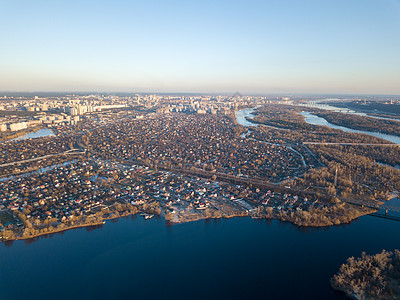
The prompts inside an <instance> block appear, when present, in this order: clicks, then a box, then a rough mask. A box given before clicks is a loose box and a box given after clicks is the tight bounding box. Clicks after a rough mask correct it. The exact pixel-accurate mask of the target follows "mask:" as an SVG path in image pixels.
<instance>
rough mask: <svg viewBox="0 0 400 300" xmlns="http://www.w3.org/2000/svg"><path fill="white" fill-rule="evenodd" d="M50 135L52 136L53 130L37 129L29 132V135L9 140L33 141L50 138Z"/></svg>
mask: <svg viewBox="0 0 400 300" xmlns="http://www.w3.org/2000/svg"><path fill="white" fill-rule="evenodd" d="M52 135H54V132H53V130H51V129H49V128H42V129H39V130H38V131H36V132H30V133H27V134H24V135H21V136H19V137H17V138H15V139H11V140H10V141H19V140H27V139H35V138H39V137H45V136H52Z"/></svg>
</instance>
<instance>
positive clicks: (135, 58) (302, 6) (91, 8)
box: [0, 0, 400, 94]
mask: <svg viewBox="0 0 400 300" xmlns="http://www.w3.org/2000/svg"><path fill="white" fill-rule="evenodd" d="M0 12H1V18H0V26H1V28H2V38H1V43H0V56H1V58H0V70H1V71H0V91H77V92H78V91H104V92H107V91H119V92H140V91H153V92H235V91H240V92H242V93H280V92H284V93H349V94H351V93H362V94H400V85H399V82H400V56H399V53H400V0H380V1H375V0H365V1H363V0H354V1H345V0H337V1H317V0H310V1H295V0H281V1H278V0H276V1H257V0H248V1H234V0H231V1H225V0H221V1H210V0H204V1H183V0H170V1H161V0H149V1H122V0H116V1H101V0H100V1H92V0H88V1H76V0H70V1H44V0H38V1H28V0H21V1H12V0H0Z"/></svg>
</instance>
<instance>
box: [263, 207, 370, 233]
mask: <svg viewBox="0 0 400 300" xmlns="http://www.w3.org/2000/svg"><path fill="white" fill-rule="evenodd" d="M336 201H337V202H336V203H335V204H333V205H331V206H325V207H322V208H310V209H309V210H308V211H305V210H301V211H298V210H296V211H294V210H291V211H290V210H279V211H277V210H274V209H273V208H272V207H261V208H260V210H259V212H258V216H259V217H263V218H267V219H278V220H281V221H285V222H290V223H293V224H295V225H298V226H313V227H324V226H332V225H339V224H345V223H350V222H351V221H352V220H354V219H356V218H358V217H360V216H363V215H366V214H370V213H372V212H373V210H372V209H370V208H367V207H355V206H353V205H349V204H347V203H344V202H341V201H340V200H336Z"/></svg>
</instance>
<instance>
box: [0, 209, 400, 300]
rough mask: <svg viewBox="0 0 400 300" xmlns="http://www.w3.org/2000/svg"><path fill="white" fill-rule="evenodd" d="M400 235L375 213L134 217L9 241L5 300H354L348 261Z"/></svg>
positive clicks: (1, 274)
mask: <svg viewBox="0 0 400 300" xmlns="http://www.w3.org/2000/svg"><path fill="white" fill-rule="evenodd" d="M399 234H400V222H396V221H391V220H386V219H380V218H375V217H369V216H366V217H362V218H360V219H359V220H357V221H355V222H353V223H351V224H350V225H344V226H337V227H330V228H324V229H299V228H298V227H296V226H294V225H291V224H288V223H282V222H279V221H266V220H253V219H250V218H233V219H226V220H209V221H204V220H203V221H198V222H192V223H186V224H180V225H174V226H168V225H166V223H165V222H164V221H163V220H162V219H156V218H153V219H151V220H147V221H145V220H144V219H143V218H141V217H132V218H131V217H128V218H122V219H119V220H118V221H117V222H107V223H106V224H105V225H103V226H102V227H101V228H98V229H95V230H87V229H84V228H82V229H75V230H71V231H66V232H64V233H62V234H54V235H50V236H47V237H40V238H37V239H36V240H35V241H33V240H29V241H15V242H13V243H8V244H4V243H3V244H0V265H1V268H0V280H1V289H0V299H14V300H19V299H49V298H53V299H345V298H344V296H343V295H342V294H338V293H335V292H334V291H333V290H332V289H331V288H330V286H329V279H330V278H331V276H332V275H333V274H334V273H335V272H336V271H337V270H338V269H339V267H340V265H341V264H342V263H344V262H345V261H346V259H347V258H348V257H349V256H359V255H360V254H361V252H362V251H366V252H367V253H377V252H379V251H381V249H383V248H384V249H387V250H393V249H395V248H399V246H400V245H399V241H398V238H396V237H398V236H399Z"/></svg>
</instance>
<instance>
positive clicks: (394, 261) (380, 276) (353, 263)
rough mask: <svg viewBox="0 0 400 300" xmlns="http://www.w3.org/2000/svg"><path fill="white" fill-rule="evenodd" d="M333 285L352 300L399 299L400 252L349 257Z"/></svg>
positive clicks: (335, 277) (332, 282) (333, 279)
mask: <svg viewBox="0 0 400 300" xmlns="http://www.w3.org/2000/svg"><path fill="white" fill-rule="evenodd" d="M331 286H332V287H333V288H334V289H335V290H338V291H342V292H344V293H346V295H347V296H348V297H350V298H352V299H361V300H363V299H399V298H400V251H399V250H395V251H394V253H393V252H388V251H385V250H383V251H382V252H381V253H378V254H375V255H367V254H366V253H365V252H363V253H362V255H361V257H360V258H354V257H350V258H349V259H348V260H347V262H346V263H345V264H343V265H342V266H341V267H340V270H339V272H338V273H337V274H336V275H334V276H333V278H332V279H331Z"/></svg>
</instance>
